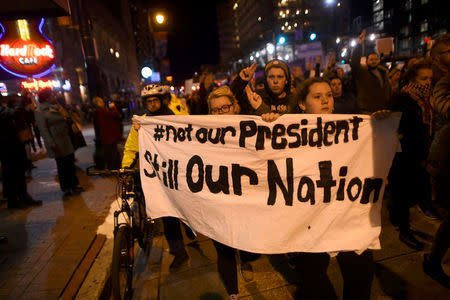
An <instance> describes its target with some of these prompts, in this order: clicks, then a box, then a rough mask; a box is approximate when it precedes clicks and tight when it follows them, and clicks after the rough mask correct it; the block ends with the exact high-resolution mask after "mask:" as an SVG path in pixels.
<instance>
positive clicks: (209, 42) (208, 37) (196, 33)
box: [147, 0, 223, 81]
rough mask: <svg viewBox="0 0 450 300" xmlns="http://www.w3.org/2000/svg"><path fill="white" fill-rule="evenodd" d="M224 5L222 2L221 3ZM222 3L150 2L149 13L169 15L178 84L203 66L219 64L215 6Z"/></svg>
mask: <svg viewBox="0 0 450 300" xmlns="http://www.w3.org/2000/svg"><path fill="white" fill-rule="evenodd" d="M222 1H223V0H222ZM222 1H220V0H194V1H187V0H170V1H168V0H165V1H158V0H156V1H154V0H153V1H152V0H149V1H148V2H147V3H148V6H149V8H150V9H163V10H165V12H166V13H167V15H168V18H167V24H168V25H167V26H168V28H167V29H168V31H169V49H168V51H169V58H170V63H171V70H172V73H173V74H174V75H175V76H176V77H177V78H176V79H177V81H179V80H180V79H185V78H189V77H192V74H193V73H194V72H196V71H197V72H199V71H200V66H201V65H208V64H210V65H214V64H217V63H218V62H219V46H218V43H219V42H218V35H217V23H216V3H218V2H222Z"/></svg>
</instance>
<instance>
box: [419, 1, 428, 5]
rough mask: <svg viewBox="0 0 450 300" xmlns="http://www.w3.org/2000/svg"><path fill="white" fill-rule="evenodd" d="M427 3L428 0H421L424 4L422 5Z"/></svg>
mask: <svg viewBox="0 0 450 300" xmlns="http://www.w3.org/2000/svg"><path fill="white" fill-rule="evenodd" d="M427 3H428V0H420V4H422V5H424V4H427Z"/></svg>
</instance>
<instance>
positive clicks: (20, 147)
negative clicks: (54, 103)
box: [0, 95, 42, 209]
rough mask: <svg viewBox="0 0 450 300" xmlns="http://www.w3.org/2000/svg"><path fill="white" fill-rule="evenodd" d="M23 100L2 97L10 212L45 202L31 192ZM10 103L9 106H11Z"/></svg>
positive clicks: (0, 132)
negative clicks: (22, 109)
mask: <svg viewBox="0 0 450 300" xmlns="http://www.w3.org/2000/svg"><path fill="white" fill-rule="evenodd" d="M22 101H23V98H22V97H19V98H17V99H14V98H13V97H11V96H9V97H3V96H1V95H0V144H1V147H0V160H1V163H2V175H3V195H4V197H5V198H6V199H7V201H8V208H9V209H17V208H19V209H20V208H26V207H27V206H29V205H40V204H42V201H36V200H34V199H32V198H31V196H30V195H29V194H28V192H27V183H26V179H25V172H26V170H27V154H26V151H25V143H26V140H24V139H23V138H21V136H20V134H19V132H20V131H22V130H24V129H26V128H27V127H26V124H25V123H24V122H23V119H22V118H21V116H20V114H21V113H22V112H21V107H23V104H22ZM8 104H9V106H8Z"/></svg>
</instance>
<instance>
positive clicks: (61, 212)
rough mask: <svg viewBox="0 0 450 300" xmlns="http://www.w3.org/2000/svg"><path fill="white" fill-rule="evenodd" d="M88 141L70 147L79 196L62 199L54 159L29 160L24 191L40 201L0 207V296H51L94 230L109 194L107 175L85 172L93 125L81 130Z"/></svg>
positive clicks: (61, 286) (111, 194) (106, 208)
mask: <svg viewBox="0 0 450 300" xmlns="http://www.w3.org/2000/svg"><path fill="white" fill-rule="evenodd" d="M84 136H85V138H86V142H87V143H88V147H85V148H82V149H79V150H78V151H77V152H76V158H77V162H76V166H77V167H78V172H77V173H78V177H79V179H80V183H81V186H83V187H84V189H85V190H86V191H85V192H84V193H82V194H81V195H79V196H72V197H70V198H69V199H67V200H62V199H63V193H62V192H61V191H60V188H59V184H58V182H57V181H56V177H57V172H56V163H55V160H54V159H49V158H44V159H40V160H37V161H35V162H34V165H35V166H36V168H35V169H33V172H32V179H31V180H30V181H29V182H28V191H29V193H30V194H31V195H32V196H33V198H34V199H36V200H42V202H43V205H42V206H39V207H30V208H28V209H26V210H8V209H7V208H6V204H2V208H1V209H0V215H1V220H2V222H1V225H0V232H1V233H2V234H6V235H7V236H8V243H7V244H2V245H0V299H57V298H58V296H60V294H61V293H62V291H63V289H64V288H65V286H66V284H67V283H68V282H69V280H70V278H71V276H72V274H73V273H74V271H75V269H76V268H77V266H78V264H79V263H80V261H81V260H82V258H83V256H84V254H85V253H86V251H87V250H88V248H89V246H90V244H91V242H92V241H93V239H94V238H95V236H96V231H97V227H98V226H99V225H100V224H102V223H103V222H104V220H105V217H106V216H107V213H108V211H109V207H110V205H111V202H112V201H113V198H114V191H115V190H114V187H115V183H114V180H113V179H110V178H89V177H87V176H86V174H85V170H86V168H87V167H88V166H89V165H91V164H92V152H93V137H94V130H93V129H92V127H88V128H86V129H85V130H84Z"/></svg>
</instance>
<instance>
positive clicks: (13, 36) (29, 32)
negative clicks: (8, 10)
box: [0, 18, 55, 78]
mask: <svg viewBox="0 0 450 300" xmlns="http://www.w3.org/2000/svg"><path fill="white" fill-rule="evenodd" d="M44 22H45V20H44V18H42V19H41V20H40V22H39V24H38V22H37V20H16V21H8V22H4V23H3V24H2V23H0V67H1V68H2V69H4V70H5V71H7V72H8V73H10V74H12V75H14V76H17V77H21V78H28V77H34V78H39V77H42V76H45V75H47V74H48V73H50V72H51V71H52V69H53V68H54V67H55V64H54V63H55V54H54V49H53V45H52V42H51V41H50V40H49V39H48V38H47V37H46V36H45V35H44V33H43V32H42V27H43V26H44Z"/></svg>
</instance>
